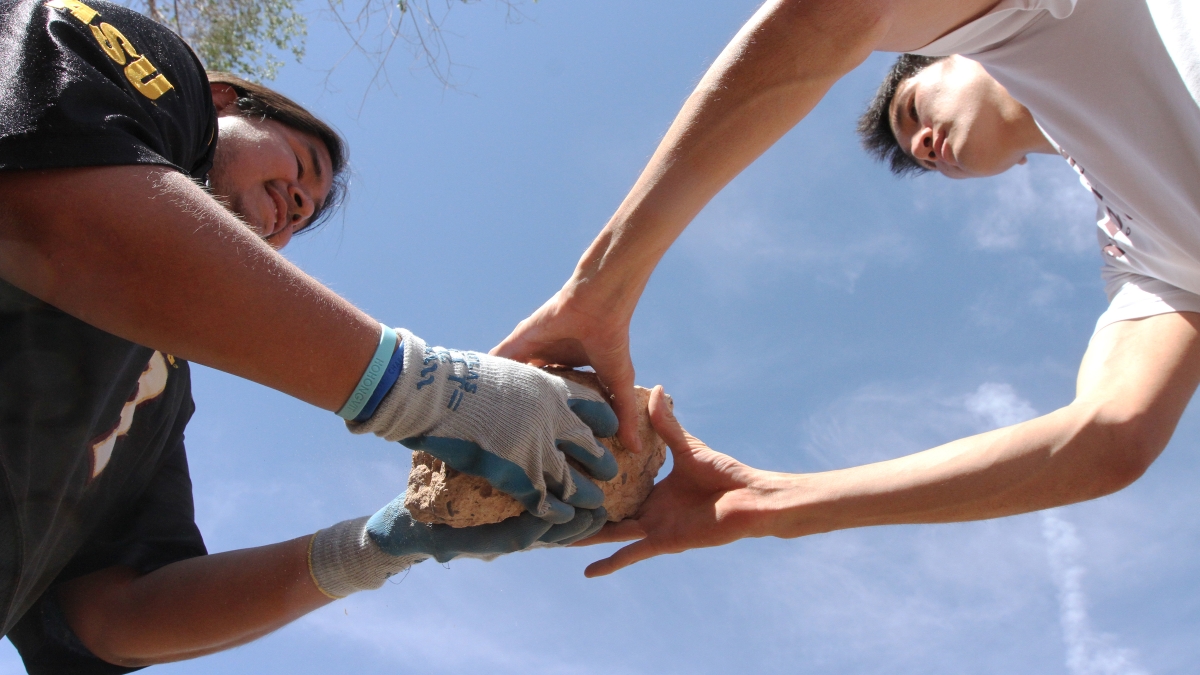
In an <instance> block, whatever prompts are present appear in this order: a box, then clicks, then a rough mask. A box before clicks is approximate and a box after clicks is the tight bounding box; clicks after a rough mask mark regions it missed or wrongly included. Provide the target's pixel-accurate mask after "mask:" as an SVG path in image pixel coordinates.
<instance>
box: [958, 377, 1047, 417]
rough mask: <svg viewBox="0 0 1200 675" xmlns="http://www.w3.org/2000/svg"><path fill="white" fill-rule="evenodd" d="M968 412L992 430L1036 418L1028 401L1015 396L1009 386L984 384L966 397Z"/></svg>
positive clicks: (1035, 413) (1013, 390)
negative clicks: (978, 417)
mask: <svg viewBox="0 0 1200 675" xmlns="http://www.w3.org/2000/svg"><path fill="white" fill-rule="evenodd" d="M965 405H966V408H967V410H968V411H970V412H972V413H974V414H975V415H978V416H980V417H982V418H983V419H985V420H987V422H988V425H989V426H990V427H992V428H998V427H1007V426H1012V425H1014V424H1019V423H1021V422H1024V421H1026V420H1030V419H1033V418H1034V417H1037V411H1036V410H1034V409H1033V406H1032V405H1030V404H1029V401H1026V400H1025V399H1023V398H1021V397H1020V396H1017V391H1016V390H1015V389H1013V387H1012V385H1011V384H1006V383H1003V382H984V383H983V384H981V385H979V389H976V390H975V393H973V394H970V395H969V396H967V398H966V401H965Z"/></svg>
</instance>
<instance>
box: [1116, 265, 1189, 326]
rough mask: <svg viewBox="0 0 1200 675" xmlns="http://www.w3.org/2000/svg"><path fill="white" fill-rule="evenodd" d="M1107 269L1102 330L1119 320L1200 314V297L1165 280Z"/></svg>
mask: <svg viewBox="0 0 1200 675" xmlns="http://www.w3.org/2000/svg"><path fill="white" fill-rule="evenodd" d="M1110 269H1111V268H1107V267H1106V268H1105V275H1104V276H1105V291H1106V292H1107V293H1108V297H1109V303H1108V309H1107V310H1105V311H1104V313H1103V314H1101V315H1100V319H1099V320H1098V321H1096V330H1095V331H1094V332H1093V333H1092V335H1095V334H1096V333H1098V332H1100V329H1102V328H1104V327H1106V326H1109V325H1111V324H1114V323H1116V322H1118V321H1130V320H1133V319H1144V318H1146V317H1148V316H1156V315H1158V314H1169V313H1171V312H1197V313H1200V295H1196V294H1195V293H1190V292H1188V291H1185V290H1183V289H1182V288H1178V287H1176V286H1172V285H1171V284H1168V283H1167V282H1165V281H1162V280H1159V279H1155V278H1153V277H1147V276H1143V275H1141V274H1135V273H1133V272H1112V273H1110Z"/></svg>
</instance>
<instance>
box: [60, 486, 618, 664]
mask: <svg viewBox="0 0 1200 675" xmlns="http://www.w3.org/2000/svg"><path fill="white" fill-rule="evenodd" d="M404 497H405V496H404V495H403V494H401V495H400V496H398V497H397V498H396V499H394V500H392V502H391V503H389V504H388V505H386V506H384V507H383V508H382V509H380V510H379V511H378V512H376V513H375V515H373V516H371V517H370V518H367V517H362V518H355V519H352V520H347V521H343V522H341V523H338V524H336V525H334V526H332V527H329V528H326V529H324V530H321V531H320V532H318V533H316V534H315V535H312V536H307V537H300V538H298V539H293V540H291V541H285V542H282V543H279V544H272V545H270V546H261V547H258V548H248V549H242V550H239V551H229V552H226V553H217V554H213V555H205V556H199V557H196V558H189V559H187V560H181V561H179V562H175V563H172V564H170V565H166V566H165V567H162V568H159V569H157V570H155V571H153V572H150V573H149V574H145V575H141V576H139V575H138V574H137V573H136V572H135V571H134V570H133V569H131V568H128V567H119V566H118V567H109V568H107V569H103V570H100V571H97V572H93V573H91V574H88V575H85V576H83V577H79V578H78V579H74V580H71V581H69V582H67V583H65V584H63V585H62V586H60V587H59V588H58V591H57V592H58V602H59V605H60V606H61V607H62V609H63V614H64V616H65V617H66V620H67V623H68V624H69V625H70V627H71V629H72V630H73V631H74V632H75V634H76V635H77V636H78V637H79V639H80V641H81V642H83V644H84V646H86V647H87V648H88V649H89V650H90V651H91V652H92V653H93V654H95V655H96V656H97V657H99V658H100V659H102V660H104V661H107V662H109V663H115V664H118V665H123V666H128V667H137V666H145V665H150V664H154V663H166V662H168V661H180V660H183V659H190V658H195V657H197V656H203V655H205V654H211V653H213V652H217V651H221V650H224V649H229V648H231V647H236V646H238V645H241V644H245V643H247V642H250V641H251V640H254V639H257V638H259V637H262V636H263V635H266V634H267V633H270V632H271V631H274V630H276V629H278V628H280V627H282V626H284V625H286V624H288V623H290V622H292V621H294V620H296V619H298V618H300V617H301V616H303V615H305V614H307V613H308V612H311V611H313V610H314V609H317V608H318V607H321V606H323V605H325V604H328V603H329V602H330V601H331V600H332V599H334V598H343V597H346V596H347V595H350V594H351V593H356V592H358V591H364V590H371V589H377V588H379V587H381V586H383V584H384V582H385V581H386V580H387V579H388V578H390V577H391V576H393V575H396V574H400V573H402V572H403V571H405V570H407V569H408V568H410V567H411V566H413V565H415V564H417V563H420V562H422V561H424V560H427V559H429V558H433V559H435V560H437V561H438V562H443V563H444V562H448V561H450V560H454V559H457V558H460V557H469V558H482V559H485V560H491V559H493V558H496V557H498V556H501V555H505V554H508V553H513V552H515V551H521V550H524V549H526V548H529V547H530V546H531V545H533V544H534V543H535V542H541V543H542V544H566V543H569V542H571V541H575V540H577V539H580V538H583V537H587V536H590V535H591V534H592V533H594V532H595V531H596V530H598V529H599V528H600V526H601V525H602V524H603V523H604V522H605V521H606V518H607V514H606V513H605V511H604V509H602V508H601V509H596V510H594V511H593V510H586V509H578V510H577V511H576V513H575V517H574V518H573V519H572V520H571V521H569V522H567V523H563V524H560V525H553V526H552V525H551V524H550V523H548V522H546V521H544V520H541V519H540V518H537V517H535V516H533V515H532V514H529V513H525V514H522V515H520V516H518V517H515V518H509V519H507V520H505V521H502V522H499V523H493V524H490V525H478V526H475V527H465V528H452V527H450V526H448V525H429V524H426V523H421V522H417V521H416V520H415V519H414V518H413V517H412V514H410V513H409V511H408V509H406V508H405V507H404Z"/></svg>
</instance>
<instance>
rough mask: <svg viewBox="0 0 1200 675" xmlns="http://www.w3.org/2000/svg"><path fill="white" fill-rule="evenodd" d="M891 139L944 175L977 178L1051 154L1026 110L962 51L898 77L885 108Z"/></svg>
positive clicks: (931, 168)
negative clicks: (1037, 155) (1031, 157)
mask: <svg viewBox="0 0 1200 675" xmlns="http://www.w3.org/2000/svg"><path fill="white" fill-rule="evenodd" d="M890 113H891V115H890V118H891V121H892V133H893V134H895V136H896V142H897V143H899V144H900V147H902V148H904V149H905V150H906V151H907V152H908V154H909V155H911V156H912V157H913V159H915V160H916V161H917V162H918V163H919V164H920V165H921V166H923V167H925V168H926V169H929V170H930V171H937V172H939V173H941V174H942V175H943V176H946V177H947V178H981V177H984V176H995V175H997V174H1001V173H1004V172H1005V171H1008V170H1009V169H1011V168H1012V167H1014V166H1016V165H1018V164H1024V163H1025V162H1026V155H1028V154H1029V153H1034V152H1036V153H1046V154H1055V151H1054V146H1052V145H1050V142H1049V141H1047V140H1046V137H1045V136H1044V135H1042V132H1041V130H1040V129H1038V127H1037V123H1036V122H1034V120H1033V116H1032V115H1031V114H1029V110H1028V109H1027V108H1026V107H1025V106H1023V105H1021V104H1020V103H1018V102H1017V100H1016V99H1014V98H1013V97H1012V96H1010V95H1009V94H1008V90H1006V89H1005V88H1004V87H1003V86H1001V85H1000V83H999V82H997V81H996V80H995V79H993V78H992V76H991V75H988V73H987V71H986V70H984V68H983V66H981V65H979V64H978V63H976V62H975V61H972V60H970V59H967V58H963V57H961V56H951V57H949V58H946V59H942V60H941V61H938V62H936V63H934V64H932V65H930V66H928V67H926V68H924V69H923V70H921V71H920V72H918V73H917V74H916V75H914V76H912V77H910V78H908V79H907V80H905V81H903V82H901V83H900V86H899V87H897V88H896V95H895V97H894V98H893V99H892V105H891V109H890Z"/></svg>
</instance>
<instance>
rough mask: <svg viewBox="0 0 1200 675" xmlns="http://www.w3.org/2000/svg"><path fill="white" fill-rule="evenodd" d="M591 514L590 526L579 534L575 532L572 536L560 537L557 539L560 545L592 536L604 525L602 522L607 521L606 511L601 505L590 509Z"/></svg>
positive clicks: (566, 544) (567, 544) (568, 544)
mask: <svg viewBox="0 0 1200 675" xmlns="http://www.w3.org/2000/svg"><path fill="white" fill-rule="evenodd" d="M591 514H592V524H591V526H590V527H588V528H587V529H586V530H584V531H583V532H580V533H579V534H577V535H575V536H573V537H564V538H562V539H560V540H559V541H558V543H559V544H560V545H562V546H570V545H571V544H574V543H575V542H577V541H582V540H584V539H587V538H588V537H590V536H592V535H593V534H596V533H597V532H599V531H600V528H602V527H604V524H605V523H606V522H608V511H607V510H606V509H605V508H604V507H603V506H601V507H600V508H598V509H596V510H594V511H592V512H591Z"/></svg>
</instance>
